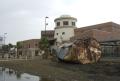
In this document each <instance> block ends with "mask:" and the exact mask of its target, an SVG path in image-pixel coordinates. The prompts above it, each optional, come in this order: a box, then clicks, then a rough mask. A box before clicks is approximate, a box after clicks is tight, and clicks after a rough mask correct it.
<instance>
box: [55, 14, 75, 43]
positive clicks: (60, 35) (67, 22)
mask: <svg viewBox="0 0 120 81" xmlns="http://www.w3.org/2000/svg"><path fill="white" fill-rule="evenodd" d="M54 22H55V33H54V38H55V39H57V42H58V43H61V42H65V41H69V40H70V38H71V37H73V36H74V29H75V28H76V22H77V19H76V18H74V17H71V16H69V15H62V16H60V17H59V18H56V19H55V20H54Z"/></svg>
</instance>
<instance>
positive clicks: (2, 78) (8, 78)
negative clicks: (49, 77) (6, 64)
mask: <svg viewBox="0 0 120 81" xmlns="http://www.w3.org/2000/svg"><path fill="white" fill-rule="evenodd" d="M0 81H41V80H40V77H39V76H35V75H31V74H28V73H20V72H17V71H14V70H12V69H8V68H3V67H0Z"/></svg>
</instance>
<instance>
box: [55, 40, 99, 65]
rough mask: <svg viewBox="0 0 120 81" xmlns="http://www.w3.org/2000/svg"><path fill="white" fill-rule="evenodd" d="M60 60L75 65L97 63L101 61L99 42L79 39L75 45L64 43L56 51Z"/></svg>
mask: <svg viewBox="0 0 120 81" xmlns="http://www.w3.org/2000/svg"><path fill="white" fill-rule="evenodd" d="M56 56H57V58H58V59H60V60H63V61H66V62H74V63H81V64H87V63H95V62H98V61H99V60H100V57H101V50H100V44H99V42H98V41H97V40H96V39H94V38H87V39H78V40H75V41H74V42H73V43H64V44H63V45H61V46H59V47H58V48H57V49H56Z"/></svg>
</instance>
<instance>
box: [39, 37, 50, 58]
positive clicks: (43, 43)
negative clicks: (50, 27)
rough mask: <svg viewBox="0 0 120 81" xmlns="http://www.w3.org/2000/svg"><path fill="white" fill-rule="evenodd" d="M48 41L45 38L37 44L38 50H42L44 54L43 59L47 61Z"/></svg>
mask: <svg viewBox="0 0 120 81" xmlns="http://www.w3.org/2000/svg"><path fill="white" fill-rule="evenodd" d="M49 46H50V45H49V41H48V39H47V38H46V37H44V38H41V40H40V42H39V48H40V50H44V52H45V53H44V54H43V59H47V58H48V55H49Z"/></svg>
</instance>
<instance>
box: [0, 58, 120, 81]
mask: <svg viewBox="0 0 120 81" xmlns="http://www.w3.org/2000/svg"><path fill="white" fill-rule="evenodd" d="M0 66H1V67H8V68H12V69H14V70H17V71H20V72H21V73H22V72H27V73H31V74H35V75H38V76H41V77H42V81H120V62H119V61H100V62H98V63H95V64H85V65H82V64H73V63H64V62H54V61H51V60H29V61H25V60H24V61H0Z"/></svg>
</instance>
